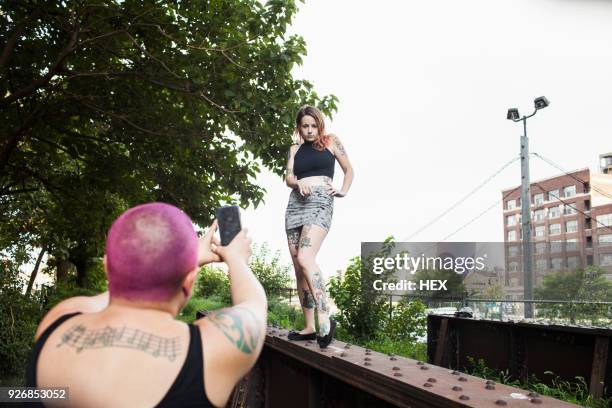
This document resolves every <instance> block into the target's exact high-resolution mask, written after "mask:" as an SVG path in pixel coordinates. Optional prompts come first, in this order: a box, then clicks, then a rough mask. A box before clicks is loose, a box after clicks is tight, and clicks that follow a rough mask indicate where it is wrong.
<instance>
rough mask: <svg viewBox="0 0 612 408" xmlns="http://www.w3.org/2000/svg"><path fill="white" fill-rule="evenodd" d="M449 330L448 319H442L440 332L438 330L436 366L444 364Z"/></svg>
mask: <svg viewBox="0 0 612 408" xmlns="http://www.w3.org/2000/svg"><path fill="white" fill-rule="evenodd" d="M447 329H448V319H442V321H441V322H440V330H438V346H437V347H436V356H435V357H434V364H435V365H438V366H439V365H441V364H442V360H443V358H444V351H445V349H446V332H447Z"/></svg>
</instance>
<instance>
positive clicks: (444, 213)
mask: <svg viewBox="0 0 612 408" xmlns="http://www.w3.org/2000/svg"><path fill="white" fill-rule="evenodd" d="M519 158H520V156H516V157H514V158H512V159H511V160H509V161H508V162H507V163H506V164H504V165H503V166H502V167H501V168H500V169H499V170H497V171H496V172H495V173H493V174H492V175H490V176H489V177H487V178H486V179H485V180H484V181H483V182H482V183H480V184H479V185H478V186H476V187H475V188H474V189H473V190H472V191H470V192H469V193H468V194H467V195H465V196H464V197H462V198H461V199H460V200H459V201H457V202H456V203H454V204H453V205H451V206H450V207H449V208H448V209H446V210H445V211H444V212H442V214H440V215H438V216H437V217H435V218H433V219H432V220H431V221H429V222H428V223H427V224H425V225H424V226H422V227H421V228H419V229H418V230H416V231H415V232H413V233H412V234H410V235H409V236H408V237H407V238H404V241H409V240H410V239H411V238H412V237H414V236H415V235H418V234H419V233H421V232H422V231H424V230H425V229H427V228H429V227H430V226H431V225H433V224H434V223H436V222H437V221H439V220H440V219H441V218H442V217H444V216H445V215H446V214H448V213H449V212H451V211H452V210H454V209H455V208H456V207H458V206H459V205H460V204H461V203H463V202H464V201H465V200H467V199H468V198H470V197H471V196H472V195H473V194H474V193H476V192H477V191H478V190H480V189H481V188H482V187H483V186H484V185H485V184H487V183H488V182H489V181H491V180H492V179H493V178H495V177H496V176H497V175H498V174H499V173H501V172H502V171H503V170H505V169H506V167H508V166H510V165H511V164H512V163H514V162H515V161H517V160H518V159H519ZM513 191H514V190H513ZM497 203H499V201H498V202H496V203H495V204H493V205H496V204H497ZM488 210H490V208H489V209H487V211H488ZM485 212H486V211H485ZM481 215H482V214H481ZM453 234H454V233H453ZM451 235H452V234H451Z"/></svg>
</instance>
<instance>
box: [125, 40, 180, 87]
mask: <svg viewBox="0 0 612 408" xmlns="http://www.w3.org/2000/svg"><path fill="white" fill-rule="evenodd" d="M127 36H128V37H129V38H130V40H131V41H132V42H133V43H134V45H135V46H136V47H137V48H138V49H139V50H140V52H142V53H143V54H145V55H147V56H148V57H149V58H151V59H152V60H154V61H156V62H157V63H158V64H159V65H161V66H162V67H163V68H164V69H165V70H166V71H168V73H169V74H170V75H172V76H173V77H175V78H176V79H185V78H183V77H181V76H180V75H178V74H177V73H176V72H174V71H172V70H171V69H170V68H168V66H167V65H166V64H165V63H164V62H163V61H162V60H160V59H158V58H157V57H155V56H154V55H153V54H151V53H150V52H149V51H147V50H146V48H144V47H142V46H141V45H140V44H138V41H136V39H135V38H134V37H132V35H131V34H130V33H127Z"/></svg>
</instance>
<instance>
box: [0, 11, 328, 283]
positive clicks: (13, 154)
mask: <svg viewBox="0 0 612 408" xmlns="http://www.w3.org/2000/svg"><path fill="white" fill-rule="evenodd" d="M296 10H297V7H296V4H295V1H294V0H272V1H267V2H265V3H262V2H259V1H257V0H247V1H242V0H240V1H239V0H227V1H214V2H211V1H204V0H194V1H189V2H172V1H160V2H145V3H144V4H143V3H142V2H137V1H133V0H127V1H107V2H102V3H87V2H77V1H71V0H69V1H65V2H6V3H3V5H2V13H1V14H0V20H1V21H2V24H0V43H2V44H3V47H4V48H3V50H2V52H1V53H0V107H1V109H0V135H1V136H0V140H2V142H0V216H1V217H2V219H3V223H2V225H1V226H0V243H1V244H2V245H1V246H0V248H10V249H11V251H12V254H11V255H14V254H16V253H17V252H19V251H21V254H22V255H24V254H27V250H26V248H28V247H29V248H35V247H38V248H47V251H48V252H49V253H50V254H51V255H52V256H53V257H55V258H57V259H59V260H64V259H69V260H70V262H72V263H73V264H75V265H76V267H77V277H78V284H79V285H80V286H84V285H85V283H84V281H85V276H86V274H87V273H89V267H90V265H89V263H90V259H92V258H96V257H99V256H101V255H102V250H103V242H104V237H105V233H106V231H107V230H108V227H109V225H110V223H111V222H112V220H113V219H115V218H116V216H117V215H118V214H119V213H121V212H122V211H123V210H125V209H126V208H128V207H131V206H133V205H136V204H139V203H142V202H147V201H163V202H168V203H171V204H174V205H177V206H178V207H180V208H182V209H184V210H185V211H186V212H187V213H188V214H189V215H190V216H191V217H192V218H193V219H194V220H195V221H196V222H197V223H198V224H199V225H208V223H209V222H210V221H211V219H212V217H213V212H214V208H215V207H216V206H218V205H219V204H220V203H229V202H237V203H238V202H239V203H240V205H241V206H243V207H246V206H248V205H249V204H253V205H258V204H259V203H261V201H262V199H263V194H264V191H263V189H262V188H261V187H259V186H258V185H257V182H256V180H255V178H256V176H257V174H258V172H259V170H260V166H261V165H264V166H266V167H268V168H270V169H272V170H273V171H275V172H276V173H277V174H281V172H282V168H283V165H284V160H285V157H284V155H285V152H286V150H287V148H288V146H289V144H291V140H290V135H291V133H292V122H293V115H294V113H295V112H296V111H297V109H298V107H299V106H300V105H302V104H304V103H309V104H312V105H317V106H319V107H320V108H321V109H322V110H323V111H324V112H325V113H326V114H327V115H331V113H332V112H334V111H335V109H336V102H337V98H336V97H334V96H333V95H332V96H325V97H319V96H318V95H317V93H316V92H315V91H314V89H313V86H312V84H310V83H309V82H308V81H304V80H298V79H294V78H293V77H292V75H291V72H292V70H293V68H294V67H295V65H296V64H300V63H301V61H302V57H303V55H305V54H306V47H305V43H304V40H303V39H302V38H301V37H299V36H295V35H293V36H287V35H286V34H285V33H286V29H287V26H288V24H290V22H291V20H292V18H293V16H294V14H295V12H296ZM24 256H25V255H24Z"/></svg>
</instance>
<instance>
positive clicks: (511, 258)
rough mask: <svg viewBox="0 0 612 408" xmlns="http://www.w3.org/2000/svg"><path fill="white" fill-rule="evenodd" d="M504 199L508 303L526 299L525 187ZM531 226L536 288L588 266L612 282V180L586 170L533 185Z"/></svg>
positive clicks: (507, 193)
mask: <svg viewBox="0 0 612 408" xmlns="http://www.w3.org/2000/svg"><path fill="white" fill-rule="evenodd" d="M611 157H612V155H611ZM602 163H603V162H602ZM602 170H603V171H605V170H606V169H605V167H603V166H602ZM502 197H503V206H504V207H503V217H504V243H505V246H506V254H505V255H506V256H505V264H506V268H505V269H506V271H505V274H504V282H503V283H504V287H505V292H506V296H507V298H510V299H522V298H523V272H522V248H521V240H522V231H521V187H520V186H518V187H514V188H510V189H507V190H504V191H502ZM531 222H532V223H531V228H532V231H531V234H532V235H531V236H532V239H531V241H532V245H533V246H532V254H533V262H532V276H533V277H534V282H533V284H534V287H536V286H538V285H539V284H540V283H541V282H542V279H543V277H544V276H545V275H546V274H548V273H551V272H558V271H564V270H573V269H577V268H584V267H585V266H587V265H599V266H601V267H602V268H604V269H605V270H607V275H606V276H607V277H608V278H609V279H612V174H604V173H592V172H591V171H590V170H589V169H588V168H585V169H581V170H577V171H574V172H572V173H568V174H567V175H566V174H564V175H561V176H556V177H551V178H547V179H543V180H538V181H535V182H533V183H532V184H531Z"/></svg>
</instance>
